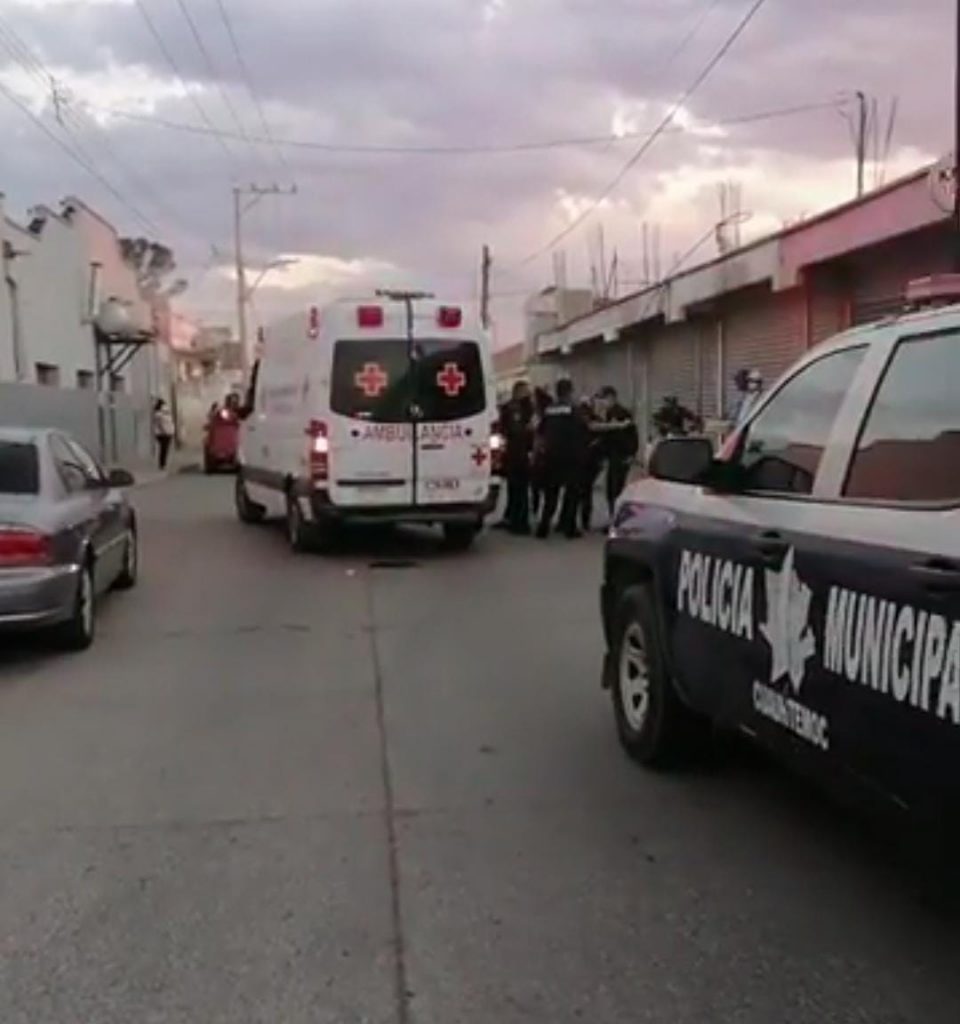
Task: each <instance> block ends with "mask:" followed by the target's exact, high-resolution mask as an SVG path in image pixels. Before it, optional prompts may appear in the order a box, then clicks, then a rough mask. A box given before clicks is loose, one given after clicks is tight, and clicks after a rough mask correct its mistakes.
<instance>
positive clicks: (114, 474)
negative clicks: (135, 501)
mask: <svg viewBox="0 0 960 1024" xmlns="http://www.w3.org/2000/svg"><path fill="white" fill-rule="evenodd" d="M107 483H108V484H109V485H110V486H111V487H132V486H133V485H134V483H136V481H135V480H134V477H133V474H132V473H128V472H127V470H125V469H111V470H110V472H109V473H108V474H107Z"/></svg>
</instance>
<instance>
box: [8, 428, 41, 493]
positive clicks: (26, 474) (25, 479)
mask: <svg viewBox="0 0 960 1024" xmlns="http://www.w3.org/2000/svg"><path fill="white" fill-rule="evenodd" d="M39 491H40V460H39V458H38V456H37V446H36V445H35V444H33V442H32V441H2V440H0V494H37V493H39Z"/></svg>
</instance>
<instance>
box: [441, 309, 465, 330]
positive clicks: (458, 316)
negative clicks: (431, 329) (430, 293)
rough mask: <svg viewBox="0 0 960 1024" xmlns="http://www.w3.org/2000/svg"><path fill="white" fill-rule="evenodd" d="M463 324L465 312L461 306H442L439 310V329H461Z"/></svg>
mask: <svg viewBox="0 0 960 1024" xmlns="http://www.w3.org/2000/svg"><path fill="white" fill-rule="evenodd" d="M462 323H463V310H462V309H461V308H460V307H459V306H441V307H440V308H439V309H438V310H437V325H438V326H439V327H459V326H460V325H461V324H462Z"/></svg>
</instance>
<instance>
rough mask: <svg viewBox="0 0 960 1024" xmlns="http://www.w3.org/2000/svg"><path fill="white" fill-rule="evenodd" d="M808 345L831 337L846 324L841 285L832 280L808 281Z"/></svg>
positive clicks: (844, 300) (844, 299) (844, 297)
mask: <svg viewBox="0 0 960 1024" xmlns="http://www.w3.org/2000/svg"><path fill="white" fill-rule="evenodd" d="M808 302H809V315H810V345H811V347H812V346H814V345H819V344H820V342H821V341H826V340H827V338H832V337H833V336H834V335H835V334H839V333H840V331H842V330H843V329H844V327H845V326H846V324H845V322H844V318H845V306H846V296H845V295H844V291H843V287H842V286H841V285H840V284H838V283H836V282H833V281H829V280H816V279H814V280H813V281H811V283H810V294H809V299H808Z"/></svg>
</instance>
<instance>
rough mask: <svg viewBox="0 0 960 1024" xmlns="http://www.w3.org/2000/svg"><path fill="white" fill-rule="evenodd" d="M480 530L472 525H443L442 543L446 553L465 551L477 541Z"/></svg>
mask: <svg viewBox="0 0 960 1024" xmlns="http://www.w3.org/2000/svg"><path fill="white" fill-rule="evenodd" d="M479 532H480V528H479V527H478V526H475V525H474V524H473V523H445V524H444V527H443V543H444V546H445V547H446V549H447V550H448V551H466V550H468V549H469V548H470V547H471V546H472V545H473V542H474V541H475V540H476V539H477V534H478V533H479Z"/></svg>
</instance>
